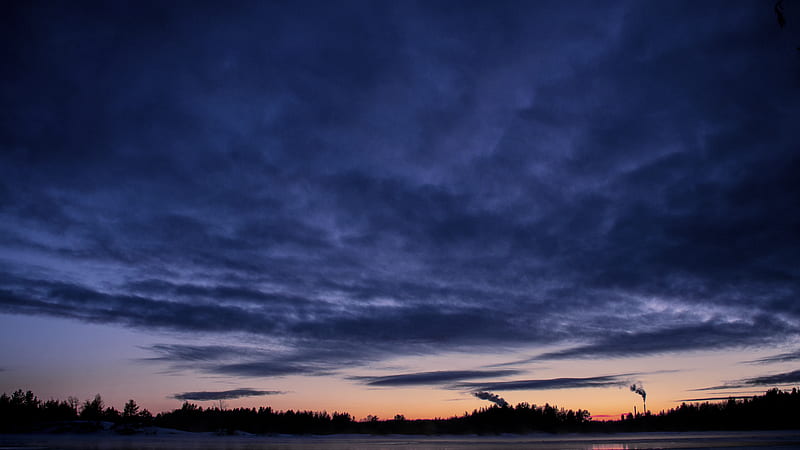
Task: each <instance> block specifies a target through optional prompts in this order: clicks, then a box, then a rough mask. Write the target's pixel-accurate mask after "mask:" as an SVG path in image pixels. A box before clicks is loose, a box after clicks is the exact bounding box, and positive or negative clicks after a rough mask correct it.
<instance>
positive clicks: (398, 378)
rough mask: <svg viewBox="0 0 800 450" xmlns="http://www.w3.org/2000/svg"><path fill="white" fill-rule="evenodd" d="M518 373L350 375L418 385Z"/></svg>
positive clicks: (378, 382) (367, 380) (366, 381)
mask: <svg viewBox="0 0 800 450" xmlns="http://www.w3.org/2000/svg"><path fill="white" fill-rule="evenodd" d="M516 373H519V371H517V370H440V371H435V372H417V373H404V374H399V375H386V376H380V377H365V376H359V377H352V378H351V379H353V380H356V381H360V382H362V383H364V384H367V385H369V386H418V385H436V384H446V383H452V382H454V381H460V380H469V379H475V378H491V377H502V376H506V375H514V374H516Z"/></svg>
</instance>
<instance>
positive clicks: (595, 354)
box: [532, 316, 796, 360]
mask: <svg viewBox="0 0 800 450" xmlns="http://www.w3.org/2000/svg"><path fill="white" fill-rule="evenodd" d="M776 327H777V329H778V330H779V332H778V333H776V332H775V331H776ZM791 333H796V330H794V328H793V327H792V326H791V325H789V324H785V323H782V322H778V321H775V320H773V319H771V318H769V317H766V316H759V317H754V318H752V320H748V321H737V322H732V323H720V322H706V323H702V324H698V325H689V326H674V327H672V328H668V329H663V330H655V331H650V332H640V333H624V334H619V333H617V334H612V335H610V336H608V337H605V338H599V339H597V340H596V342H595V343H593V344H589V345H584V346H579V347H573V348H568V349H566V350H559V351H556V352H550V353H545V354H542V355H539V356H537V357H535V358H532V360H548V359H571V358H608V357H633V356H641V355H647V354H658V353H665V352H677V351H692V350H697V349H702V350H710V349H724V348H729V347H732V346H733V347H737V346H743V345H760V344H766V343H769V342H770V341H771V340H773V339H776V334H777V338H778V339H782V338H783V336H785V335H787V334H791Z"/></svg>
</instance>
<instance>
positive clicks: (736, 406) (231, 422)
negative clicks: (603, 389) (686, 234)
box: [0, 389, 800, 434]
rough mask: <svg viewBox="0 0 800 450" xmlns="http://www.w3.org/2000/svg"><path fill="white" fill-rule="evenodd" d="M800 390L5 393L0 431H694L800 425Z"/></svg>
mask: <svg viewBox="0 0 800 450" xmlns="http://www.w3.org/2000/svg"><path fill="white" fill-rule="evenodd" d="M799 413H800V392H798V391H797V389H792V391H791V392H788V391H781V390H779V389H773V390H770V391H767V392H766V393H765V394H764V395H762V396H755V397H753V398H750V399H745V400H734V399H729V400H728V401H726V402H719V403H708V402H706V403H692V404H685V403H684V404H682V405H681V406H679V407H677V408H674V409H671V410H669V411H663V412H661V413H659V414H650V413H645V414H638V415H636V416H634V415H632V414H628V415H627V416H623V417H622V418H621V419H620V420H617V421H607V422H596V421H592V420H591V416H590V414H589V412H588V411H585V410H580V409H579V410H577V411H573V410H565V409H563V408H557V407H555V406H550V405H549V404H546V405H544V406H536V405H530V404H528V403H520V404H518V405H516V406H513V407H512V406H497V405H494V406H489V407H484V408H480V409H476V410H473V411H472V412H471V413H464V415H462V416H455V417H451V418H448V419H420V420H406V419H405V418H404V417H403V416H402V415H397V416H395V417H394V418H393V419H389V420H380V419H379V418H378V417H375V416H368V417H367V418H366V419H365V420H362V421H357V420H355V418H354V417H353V416H351V415H350V414H348V413H339V412H334V413H333V414H329V413H327V412H325V411H323V412H314V411H293V410H289V411H275V410H273V409H272V408H270V407H260V408H233V409H220V408H217V407H212V408H202V407H200V406H198V405H195V404H192V403H189V402H185V403H184V404H183V406H181V407H180V408H178V409H175V410H173V411H169V412H164V413H160V414H158V415H156V416H153V415H152V414H150V412H149V411H147V410H141V409H140V408H139V406H138V405H137V404H136V402H135V401H134V400H129V401H128V403H126V404H125V407H124V408H123V410H122V411H118V410H116V409H115V408H113V407H106V406H105V405H104V404H103V400H102V398H101V397H100V396H99V395H97V396H95V398H94V399H92V400H86V401H85V402H83V403H80V402H79V401H78V400H77V399H75V398H72V397H71V398H69V399H67V400H66V401H59V400H48V401H41V400H39V399H38V398H37V397H36V396H35V395H34V394H33V393H32V392H30V391H28V392H23V391H21V390H20V391H17V392H14V393H13V394H11V395H6V394H3V395H2V396H0V432H4V433H10V432H11V433H17V432H91V431H96V430H99V429H101V428H104V427H105V428H108V427H111V429H113V430H115V431H117V432H119V433H134V432H140V431H142V430H143V429H144V428H145V427H149V426H156V427H164V428H174V429H178V430H184V431H195V432H216V433H221V434H226V433H234V432H236V431H245V432H249V433H256V434H273V433H280V434H336V433H366V434H473V433H477V434H495V433H530V432H551V433H558V432H620V431H689V430H746V429H792V428H795V429H796V428H800V421H798V420H797V418H798V414H799Z"/></svg>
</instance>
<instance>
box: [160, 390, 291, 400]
mask: <svg viewBox="0 0 800 450" xmlns="http://www.w3.org/2000/svg"><path fill="white" fill-rule="evenodd" d="M278 394H283V392H281V391H262V390H258V389H249V388H241V389H231V390H227V391H198V392H183V393H180V394H175V395H174V396H173V397H174V398H176V399H178V400H187V401H188V400H193V401H200V402H202V401H208V400H232V399H236V398H244V397H261V396H264V395H278Z"/></svg>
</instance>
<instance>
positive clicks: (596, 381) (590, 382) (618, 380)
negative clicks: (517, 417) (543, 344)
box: [455, 374, 635, 391]
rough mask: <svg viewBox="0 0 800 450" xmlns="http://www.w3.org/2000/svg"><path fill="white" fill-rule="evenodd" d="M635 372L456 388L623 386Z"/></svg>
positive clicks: (461, 384) (522, 388) (465, 384)
mask: <svg viewBox="0 0 800 450" xmlns="http://www.w3.org/2000/svg"><path fill="white" fill-rule="evenodd" d="M632 375H635V374H619V375H606V376H598V377H586V378H550V379H538V380H514V381H496V382H487V383H460V384H457V385H455V387H457V388H462V389H471V390H480V391H523V390H532V391H540V390H549V389H583V388H602V387H623V386H627V385H628V383H629V377H631V376H632Z"/></svg>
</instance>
